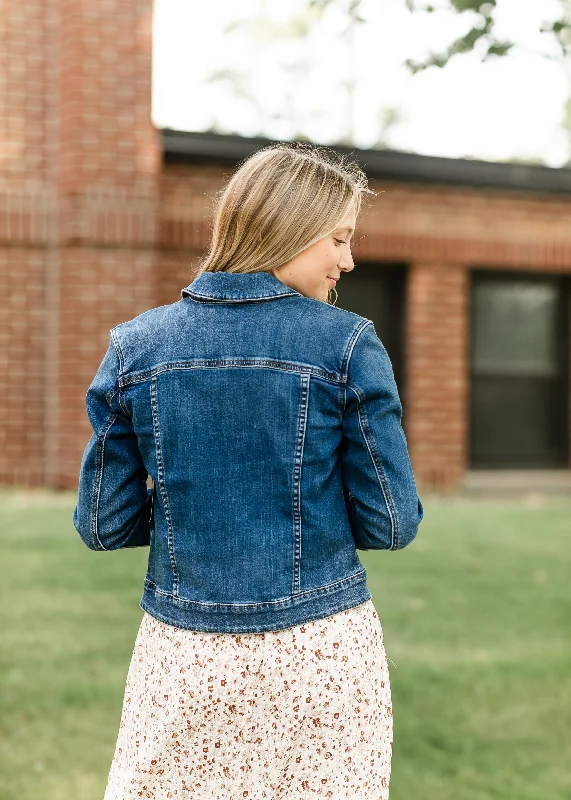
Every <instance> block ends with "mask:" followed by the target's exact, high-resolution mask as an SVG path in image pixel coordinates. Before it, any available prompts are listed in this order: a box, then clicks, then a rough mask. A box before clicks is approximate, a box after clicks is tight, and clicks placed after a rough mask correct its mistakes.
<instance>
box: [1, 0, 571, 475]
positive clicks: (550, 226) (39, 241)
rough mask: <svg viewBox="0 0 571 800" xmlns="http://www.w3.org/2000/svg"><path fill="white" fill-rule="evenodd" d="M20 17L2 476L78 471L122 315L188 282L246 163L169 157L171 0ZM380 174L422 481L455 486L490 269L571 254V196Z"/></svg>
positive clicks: (376, 249)
mask: <svg viewBox="0 0 571 800" xmlns="http://www.w3.org/2000/svg"><path fill="white" fill-rule="evenodd" d="M0 19H2V22H3V25H2V26H0V98H1V103H2V110H1V113H0V141H1V142H2V148H0V289H1V290H2V298H3V303H2V304H1V306H0V345H1V346H0V364H1V366H2V371H3V375H4V378H5V379H4V381H3V382H2V383H1V384H0V483H3V484H22V485H31V486H33V485H48V486H54V487H62V488H71V489H74V488H76V486H77V475H78V470H79V464H80V459H81V454H82V452H83V448H84V447H85V444H86V442H87V438H88V437H89V435H90V431H91V428H90V426H89V422H88V420H87V417H86V414H85V392H86V390H87V387H88V385H89V383H90V381H91V380H92V378H93V375H94V374H95V371H96V369H97V367H98V365H99V363H100V360H101V358H102V357H103V354H104V353H105V350H106V348H107V344H108V335H109V329H110V328H111V327H113V326H114V325H116V324H117V323H119V322H122V321H124V320H127V319H130V318H132V317H133V316H135V315H136V314H138V313H141V312H142V311H144V310H146V309H148V308H151V307H153V306H157V305H162V304H165V303H171V302H175V301H177V300H178V299H179V298H180V290H181V288H182V287H183V286H185V285H187V284H188V283H190V281H191V280H192V279H193V276H194V270H195V268H196V266H197V262H198V259H199V258H200V257H201V256H202V255H203V254H204V253H205V251H206V248H207V246H208V241H209V235H210V225H211V219H212V207H213V203H214V201H215V199H216V195H217V192H218V191H219V189H220V188H221V186H222V184H223V181H224V180H225V179H226V178H227V177H228V176H229V174H230V173H231V171H232V169H231V168H230V167H228V166H221V165H220V166H219V165H216V164H211V165H204V164H202V165H200V166H198V165H177V166H174V165H169V166H163V165H162V163H161V152H160V140H159V134H158V132H157V131H156V130H155V129H154V127H153V125H152V124H151V116H150V115H151V24H152V2H151V0H144V2H139V3H135V2H133V1H132V0H30V1H29V2H27V3H14V2H12V0H0ZM371 187H372V188H373V189H375V190H376V191H377V192H378V194H377V196H376V197H375V198H373V199H371V200H370V201H369V205H367V206H365V207H364V208H363V210H362V213H361V215H360V219H359V221H358V229H357V232H356V237H355V239H356V243H355V248H354V256H355V261H356V264H357V269H358V265H359V262H364V261H366V260H369V261H375V262H380V263H382V262H383V261H387V262H395V261H400V262H404V263H407V264H408V265H409V280H408V283H407V305H406V337H405V351H406V352H405V355H406V359H405V366H406V369H407V372H406V374H405V376H404V378H405V381H404V383H405V387H406V393H407V397H406V407H407V420H406V427H407V436H408V439H409V445H410V450H411V458H412V460H413V466H414V468H415V473H416V475H417V477H418V482H419V485H420V486H435V487H439V488H453V487H454V486H456V485H458V483H459V482H460V481H461V479H462V475H463V472H464V470H465V468H466V456H467V452H466V450H467V429H468V426H467V413H468V411H467V405H468V379H467V351H468V342H467V319H468V304H469V298H468V285H469V281H468V278H469V274H470V270H471V269H478V268H487V269H489V268H492V269H493V268H501V269H513V270H520V271H524V272H525V271H546V272H547V271H549V272H571V228H570V227H569V225H568V213H569V210H570V208H571V206H570V203H571V198H569V199H568V198H565V197H551V196H547V195H542V196H541V195H537V196H531V195H529V194H524V193H521V192H515V191H512V192H507V191H505V192H501V191H497V190H481V189H470V188H468V187H466V188H448V187H445V186H435V185H427V184H422V185H414V184H405V183H398V182H379V181H372V182H371ZM341 294H342V289H341ZM340 305H342V297H341V296H340Z"/></svg>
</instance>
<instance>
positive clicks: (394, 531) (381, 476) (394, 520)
mask: <svg viewBox="0 0 571 800" xmlns="http://www.w3.org/2000/svg"><path fill="white" fill-rule="evenodd" d="M349 389H351V391H352V392H353V393H354V394H356V395H357V399H358V404H357V416H358V418H359V427H360V429H361V433H362V434H363V438H364V440H365V444H366V445H367V450H368V451H369V455H370V456H371V461H372V462H373V467H374V468H375V473H376V475H377V478H378V481H379V484H380V486H381V490H382V492H383V497H384V499H385V505H386V507H387V511H388V512H389V517H390V519H391V546H390V548H389V549H390V550H394V549H395V543H396V544H397V546H398V516H397V512H396V507H395V505H394V500H393V498H392V495H391V492H390V489H389V485H388V481H387V476H386V474H385V471H384V469H383V465H382V462H381V459H380V457H377V458H375V452H376V451H375V452H374V447H373V445H372V443H371V442H370V441H369V438H368V437H367V433H366V430H365V429H369V423H368V421H367V415H366V413H365V409H364V408H363V407H362V406H361V397H360V395H359V392H357V391H356V390H355V389H353V387H352V386H351V385H349ZM363 420H364V427H363ZM377 461H378V464H377ZM389 501H390V502H389ZM393 512H394V516H393Z"/></svg>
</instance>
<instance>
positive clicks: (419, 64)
mask: <svg viewBox="0 0 571 800" xmlns="http://www.w3.org/2000/svg"><path fill="white" fill-rule="evenodd" d="M331 1H333V0H331ZM446 2H447V6H445V7H447V8H448V9H449V10H451V11H455V12H456V13H457V14H472V15H474V14H476V15H477V16H476V19H475V20H474V24H473V25H472V27H471V28H470V29H469V30H468V32H467V33H465V34H464V35H463V36H460V37H459V38H458V39H456V40H455V41H454V42H452V43H451V44H450V45H449V46H448V48H447V49H446V50H445V51H444V52H443V53H431V54H430V56H428V58H426V59H425V60H424V61H414V60H412V59H407V61H406V62H405V64H406V66H407V67H408V69H409V70H410V71H411V72H412V73H413V74H416V73H417V72H420V71H421V70H424V69H427V68H428V67H432V66H435V67H444V66H446V64H448V62H449V61H450V59H451V58H452V57H453V56H455V55H457V54H459V53H469V52H472V51H473V50H474V48H475V47H476V45H478V46H479V47H482V49H483V56H482V61H487V60H488V59H490V58H493V57H502V56H506V55H508V54H509V52H510V50H511V49H512V48H513V47H514V45H515V43H514V42H511V41H507V40H501V39H498V38H497V37H496V35H495V21H494V11H495V9H496V6H497V0H446ZM405 3H406V6H407V8H408V10H409V11H410V12H411V13H419V12H425V13H427V14H432V13H434V12H435V11H436V10H437V8H436V6H434V5H432V4H430V3H429V4H425V3H423V2H420V0H405ZM560 3H561V17H560V18H559V20H557V21H556V22H545V23H544V24H543V26H542V27H541V29H540V30H541V32H542V33H546V34H547V35H548V36H552V37H554V38H555V40H556V41H557V42H558V44H559V46H560V48H561V52H562V55H563V57H565V56H566V55H567V54H568V53H569V52H570V50H571V2H570V0H560ZM546 57H547V58H549V57H551V56H546Z"/></svg>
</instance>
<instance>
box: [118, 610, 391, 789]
mask: <svg viewBox="0 0 571 800" xmlns="http://www.w3.org/2000/svg"><path fill="white" fill-rule="evenodd" d="M392 739H393V726H392V708H391V693H390V683H389V673H388V666H387V659H386V655H385V649H384V639H383V631H382V627H381V623H380V620H379V617H378V616H377V613H376V610H375V607H374V605H373V602H372V600H367V601H366V602H365V603H361V604H360V605H358V606H355V607H354V608H350V609H347V610H346V611H341V612H339V613H337V614H333V615H332V616H329V617H324V618H322V619H316V620H313V621H311V622H305V623H303V624H301V625H296V626H294V627H291V628H285V629H283V630H276V631H266V632H263V633H246V634H234V633H205V632H202V631H191V630H186V629H184V628H177V627H174V626H172V625H168V624H165V623H163V622H160V621H159V620H157V619H155V618H154V617H152V616H151V615H150V614H148V613H147V612H145V614H144V616H143V619H142V621H141V625H140V628H139V632H138V635H137V639H136V642H135V646H134V649H133V656H132V659H131V663H130V666H129V671H128V674H127V681H126V687H125V696H124V700H123V710H122V715H121V723H120V728H119V734H118V738H117V744H116V747H115V754H114V757H113V761H112V764H111V769H110V772H109V779H108V783H107V789H106V792H105V797H104V800H131V798H137V800H138V798H155V800H167V799H168V798H176V799H177V800H183V798H184V800H187V799H189V798H196V799H197V800H198V798H200V800H239V798H247V800H291V799H292V798H309V797H314V796H317V797H323V798H330V799H331V800H342V798H343V800H345V798H346V799H347V800H349V798H350V800H356V799H357V798H359V800H386V798H388V796H389V780H390V771H391V755H392Z"/></svg>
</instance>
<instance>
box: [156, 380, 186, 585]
mask: <svg viewBox="0 0 571 800" xmlns="http://www.w3.org/2000/svg"><path fill="white" fill-rule="evenodd" d="M149 391H150V395H151V413H152V416H153V435H154V440H155V457H156V459H157V479H158V484H159V491H160V493H161V497H162V499H163V506H164V509H165V517H166V521H167V527H168V540H167V547H168V551H169V559H170V564H171V569H172V573H173V592H174V596H175V597H178V582H179V575H178V567H177V563H176V559H175V554H174V531H173V527H172V517H171V513H170V505H169V499H168V495H167V487H166V484H165V477H164V465H163V455H162V446H161V431H160V426H159V404H158V398H157V379H156V378H153V380H152V381H151V383H150V387H149Z"/></svg>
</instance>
